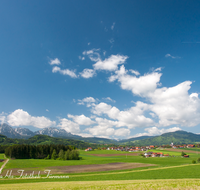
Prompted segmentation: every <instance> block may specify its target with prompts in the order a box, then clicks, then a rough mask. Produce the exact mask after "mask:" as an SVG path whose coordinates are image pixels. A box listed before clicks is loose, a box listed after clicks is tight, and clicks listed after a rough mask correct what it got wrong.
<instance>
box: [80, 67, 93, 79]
mask: <svg viewBox="0 0 200 190" xmlns="http://www.w3.org/2000/svg"><path fill="white" fill-rule="evenodd" d="M95 74H96V73H95V71H94V70H93V69H84V70H83V71H82V72H81V73H80V75H81V76H82V77H83V78H92V77H93V76H94V75H95Z"/></svg>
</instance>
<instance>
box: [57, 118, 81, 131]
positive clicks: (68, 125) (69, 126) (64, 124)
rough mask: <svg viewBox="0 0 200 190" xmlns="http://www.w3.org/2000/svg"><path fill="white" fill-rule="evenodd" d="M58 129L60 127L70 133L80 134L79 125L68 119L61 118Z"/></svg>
mask: <svg viewBox="0 0 200 190" xmlns="http://www.w3.org/2000/svg"><path fill="white" fill-rule="evenodd" d="M57 127H60V128H62V129H64V130H66V131H67V132H69V133H73V134H77V133H79V132H80V127H79V124H77V123H75V122H73V121H71V120H68V119H66V118H61V119H60V123H59V124H58V125H57Z"/></svg>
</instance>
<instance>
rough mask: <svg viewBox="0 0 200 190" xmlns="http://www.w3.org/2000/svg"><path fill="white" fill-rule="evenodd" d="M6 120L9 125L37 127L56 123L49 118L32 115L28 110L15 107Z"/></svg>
mask: <svg viewBox="0 0 200 190" xmlns="http://www.w3.org/2000/svg"><path fill="white" fill-rule="evenodd" d="M7 122H8V124H10V125H11V126H34V127H37V128H45V127H50V126H54V125H55V124H56V122H55V121H51V120H50V119H48V118H46V117H44V116H41V117H34V116H31V115H29V113H28V112H26V111H24V110H22V109H17V110H15V111H14V112H12V113H11V114H10V115H8V116H7Z"/></svg>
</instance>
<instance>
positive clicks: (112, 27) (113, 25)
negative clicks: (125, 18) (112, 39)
mask: <svg viewBox="0 0 200 190" xmlns="http://www.w3.org/2000/svg"><path fill="white" fill-rule="evenodd" d="M114 27H115V22H113V24H112V26H111V30H113V29H114Z"/></svg>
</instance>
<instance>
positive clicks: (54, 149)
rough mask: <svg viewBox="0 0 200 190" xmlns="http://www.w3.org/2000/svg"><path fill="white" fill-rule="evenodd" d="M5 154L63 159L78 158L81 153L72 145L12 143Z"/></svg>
mask: <svg viewBox="0 0 200 190" xmlns="http://www.w3.org/2000/svg"><path fill="white" fill-rule="evenodd" d="M5 155H6V156H7V157H9V158H15V159H62V160H78V159H79V153H78V151H77V150H76V147H74V146H71V145H67V146H66V145H60V144H58V145H54V144H51V145H37V146H36V145H25V144H22V145H12V146H8V147H7V148H6V149H5Z"/></svg>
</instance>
